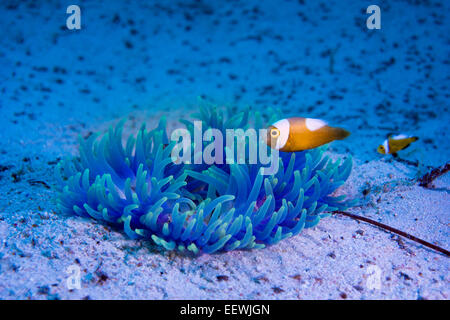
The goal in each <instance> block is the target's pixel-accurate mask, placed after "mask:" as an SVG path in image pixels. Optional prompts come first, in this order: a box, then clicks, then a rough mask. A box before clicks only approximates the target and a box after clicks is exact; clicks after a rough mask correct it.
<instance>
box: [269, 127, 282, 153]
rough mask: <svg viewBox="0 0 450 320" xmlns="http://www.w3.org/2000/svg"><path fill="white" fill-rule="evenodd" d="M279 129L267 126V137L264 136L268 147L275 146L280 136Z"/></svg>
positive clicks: (275, 147)
mask: <svg viewBox="0 0 450 320" xmlns="http://www.w3.org/2000/svg"><path fill="white" fill-rule="evenodd" d="M280 135H281V131H280V129H278V128H277V127H275V126H269V128H267V137H266V143H267V145H268V146H269V147H273V148H274V149H278V148H277V141H278V139H279V138H280Z"/></svg>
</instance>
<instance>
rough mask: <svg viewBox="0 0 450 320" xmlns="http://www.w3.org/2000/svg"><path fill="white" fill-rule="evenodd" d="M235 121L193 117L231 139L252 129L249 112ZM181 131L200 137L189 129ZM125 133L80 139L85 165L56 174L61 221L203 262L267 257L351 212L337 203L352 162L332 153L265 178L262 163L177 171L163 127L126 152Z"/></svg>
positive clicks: (284, 157) (304, 157) (72, 162)
mask: <svg viewBox="0 0 450 320" xmlns="http://www.w3.org/2000/svg"><path fill="white" fill-rule="evenodd" d="M231 114H232V112H231V111H229V114H228V116H224V113H223V112H222V111H221V110H217V109H216V108H205V107H202V108H200V113H199V114H197V115H195V117H196V118H197V119H198V120H199V121H202V124H203V127H204V128H205V129H206V128H216V129H218V130H220V131H221V132H222V133H223V134H224V135H225V130H226V129H230V128H243V129H245V128H248V127H250V125H251V124H250V121H249V114H250V112H249V110H246V111H244V112H239V113H235V115H233V116H231ZM252 114H253V115H254V118H252V119H253V121H252V124H253V127H254V128H262V127H263V121H262V117H261V115H260V114H259V113H257V112H253V113H252ZM274 114H275V115H276V113H274ZM272 120H276V119H270V120H269V121H272ZM182 123H183V124H184V125H185V126H186V128H187V130H189V131H191V132H192V131H193V130H194V125H193V123H192V122H190V121H186V120H183V121H182ZM123 126H124V121H121V122H120V123H119V124H118V125H117V126H116V127H115V128H112V127H111V128H110V129H109V131H108V132H106V133H105V134H104V135H103V136H102V137H99V136H100V134H95V135H92V136H91V137H89V138H87V139H86V140H84V139H82V138H80V148H79V152H80V154H79V157H76V158H73V159H68V160H64V161H61V162H60V163H59V164H58V165H57V170H56V171H57V179H58V184H59V186H58V192H59V197H58V208H59V210H60V211H61V212H64V213H70V214H77V215H80V216H84V217H91V218H94V219H96V220H101V221H104V222H106V223H108V224H111V225H115V226H117V227H119V228H123V229H124V231H125V233H126V234H127V235H128V236H129V237H130V238H132V239H152V240H153V241H154V242H155V243H156V244H157V245H160V246H162V247H164V248H165V249H167V250H175V249H178V250H179V251H190V252H192V253H194V254H198V253H200V252H203V253H213V252H217V251H229V250H233V249H251V248H263V247H265V245H268V244H274V243H277V242H278V241H280V240H282V239H284V238H287V237H291V236H294V235H296V234H298V233H300V232H301V231H302V229H303V228H309V227H313V226H315V225H316V224H317V223H318V222H319V220H320V219H321V218H323V217H326V216H329V215H330V212H332V211H334V210H344V209H345V208H347V207H348V206H349V205H351V202H349V201H345V200H344V199H345V196H339V197H333V196H332V195H331V194H332V193H333V192H334V191H335V190H336V189H337V188H338V187H339V186H341V185H342V184H343V183H344V182H345V180H346V179H347V177H348V176H349V174H350V171H351V166H352V160H351V158H350V157H349V158H347V159H346V160H345V161H344V162H343V163H341V161H340V160H337V161H334V162H333V161H332V160H331V159H330V158H329V157H328V156H326V155H324V151H325V149H326V147H320V148H316V149H313V150H309V151H305V152H296V153H282V152H280V157H279V170H278V171H277V172H276V173H275V174H272V175H263V174H262V171H261V167H262V165H261V164H258V163H257V164H239V163H233V164H228V163H224V164H212V165H206V164H198V165H196V164H184V163H181V164H175V163H174V162H173V161H172V157H171V152H172V150H173V148H174V146H175V145H176V142H174V141H169V139H168V137H167V132H166V120H165V119H164V118H162V119H161V121H160V123H159V125H158V127H156V128H155V129H153V130H146V127H145V125H143V126H142V127H141V129H140V130H139V131H138V133H137V136H136V137H134V136H130V137H129V138H128V140H127V142H126V144H123V143H122V131H123ZM192 148H194V145H193V144H192ZM245 163H247V162H245Z"/></svg>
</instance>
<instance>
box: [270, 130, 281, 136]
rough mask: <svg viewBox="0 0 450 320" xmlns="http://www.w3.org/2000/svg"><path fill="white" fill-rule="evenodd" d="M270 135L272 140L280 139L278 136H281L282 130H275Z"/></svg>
mask: <svg viewBox="0 0 450 320" xmlns="http://www.w3.org/2000/svg"><path fill="white" fill-rule="evenodd" d="M270 135H271V137H272V138H278V136H279V135H280V130H278V129H276V128H274V129H272V130H270Z"/></svg>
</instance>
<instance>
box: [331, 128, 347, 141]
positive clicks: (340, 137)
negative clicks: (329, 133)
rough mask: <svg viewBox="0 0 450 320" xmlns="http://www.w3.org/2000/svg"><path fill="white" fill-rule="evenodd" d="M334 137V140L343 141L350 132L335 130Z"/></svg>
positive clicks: (340, 129)
mask: <svg viewBox="0 0 450 320" xmlns="http://www.w3.org/2000/svg"><path fill="white" fill-rule="evenodd" d="M334 135H335V138H336V140H343V139H345V138H347V137H348V136H349V135H350V132H349V131H347V130H345V129H342V128H335V130H334Z"/></svg>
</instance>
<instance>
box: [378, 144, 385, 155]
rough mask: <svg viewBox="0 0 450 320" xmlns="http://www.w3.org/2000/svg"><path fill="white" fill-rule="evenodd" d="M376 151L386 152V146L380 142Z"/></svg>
mask: <svg viewBox="0 0 450 320" xmlns="http://www.w3.org/2000/svg"><path fill="white" fill-rule="evenodd" d="M377 152H378V153H381V154H386V148H385V147H384V146H383V145H382V144H380V145H379V146H378V148H377Z"/></svg>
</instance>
